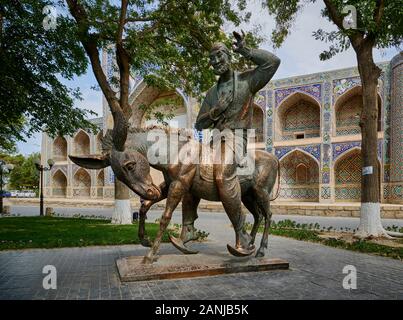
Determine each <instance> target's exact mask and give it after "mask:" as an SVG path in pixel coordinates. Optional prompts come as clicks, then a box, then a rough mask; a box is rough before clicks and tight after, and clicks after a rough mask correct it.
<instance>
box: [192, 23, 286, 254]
mask: <svg viewBox="0 0 403 320" xmlns="http://www.w3.org/2000/svg"><path fill="white" fill-rule="evenodd" d="M233 34H234V37H235V39H236V41H235V42H234V44H233V50H234V51H235V52H237V53H240V54H241V55H243V56H244V57H245V58H247V59H249V60H251V61H252V62H254V63H255V64H256V65H257V67H256V68H255V69H254V70H248V71H246V72H242V73H238V72H235V71H233V70H231V68H230V62H231V53H230V51H229V50H228V48H227V47H226V46H225V45H224V44H223V43H216V44H214V45H213V47H212V49H211V52H210V64H211V65H212V67H213V69H214V73H215V74H216V75H218V76H219V80H218V82H217V84H216V85H214V86H213V87H211V88H210V90H208V92H207V95H206V98H205V99H204V101H203V104H202V106H201V109H200V112H199V115H198V117H197V120H196V124H195V128H196V129H198V130H202V129H208V128H216V129H218V130H220V131H223V130H225V129H230V130H232V131H234V130H236V129H242V130H243V131H244V133H243V137H244V139H243V141H241V143H242V142H243V143H242V146H240V148H238V150H240V149H241V150H242V149H243V151H246V150H247V139H246V137H247V135H246V129H249V128H251V127H252V117H253V106H252V103H253V97H254V95H255V94H256V93H257V92H258V91H259V90H260V89H262V88H263V87H264V86H265V85H266V84H267V83H268V82H269V81H270V79H271V78H272V77H273V75H274V73H275V72H276V70H277V68H278V66H279V64H280V60H279V59H278V58H277V57H276V56H274V55H273V54H271V53H269V52H267V51H265V50H259V49H250V48H247V47H246V46H245V41H244V33H243V31H242V35H240V34H239V33H237V32H235V31H234V32H233ZM234 135H235V134H234ZM225 143H226V141H222V142H221V146H220V148H217V149H218V150H220V151H219V152H221V159H222V160H223V159H225V158H226V156H227V157H228V155H226V154H225V152H226V151H227V152H233V151H232V150H230V151H229V149H228V148H226V147H225ZM234 149H235V150H236V149H237V148H236V146H235V147H234V148H233V150H234ZM232 158H233V159H235V161H233V162H232V163H230V164H225V163H224V161H221V163H217V164H215V165H214V167H213V172H214V180H215V182H216V186H217V189H218V193H219V196H220V200H221V202H222V204H223V206H224V209H225V212H226V213H227V214H228V217H229V218H230V220H231V222H232V225H233V227H234V229H235V232H236V248H239V250H242V251H244V252H247V251H248V250H250V249H251V248H248V247H249V244H250V240H251V239H250V236H249V235H248V234H247V233H246V232H245V231H244V230H243V225H244V222H245V216H244V215H243V214H242V206H241V187H240V184H239V180H238V177H237V175H236V174H235V173H236V170H237V165H238V164H239V157H236V156H235V157H232Z"/></svg>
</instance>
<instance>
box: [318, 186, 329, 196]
mask: <svg viewBox="0 0 403 320" xmlns="http://www.w3.org/2000/svg"><path fill="white" fill-rule="evenodd" d="M320 197H321V198H322V199H330V198H331V191H330V187H322V188H321V189H320Z"/></svg>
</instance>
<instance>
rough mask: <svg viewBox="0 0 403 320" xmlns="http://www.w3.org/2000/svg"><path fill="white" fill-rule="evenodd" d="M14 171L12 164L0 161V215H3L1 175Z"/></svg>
mask: <svg viewBox="0 0 403 320" xmlns="http://www.w3.org/2000/svg"><path fill="white" fill-rule="evenodd" d="M13 169H14V166H13V165H12V164H6V163H5V162H4V161H3V160H0V213H1V214H2V213H3V173H7V172H10V171H11V170H13Z"/></svg>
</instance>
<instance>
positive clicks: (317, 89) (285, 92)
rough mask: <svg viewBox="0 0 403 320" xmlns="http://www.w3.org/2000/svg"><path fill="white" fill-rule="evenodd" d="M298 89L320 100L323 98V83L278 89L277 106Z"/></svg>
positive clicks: (276, 92) (276, 93) (276, 95)
mask: <svg viewBox="0 0 403 320" xmlns="http://www.w3.org/2000/svg"><path fill="white" fill-rule="evenodd" d="M298 91H300V92H303V93H306V94H309V95H310V96H312V97H313V98H315V99H316V100H317V101H318V102H319V101H320V99H321V84H311V85H306V86H297V87H292V88H285V89H277V90H275V99H276V107H278V106H279V104H280V102H281V101H283V100H284V99H285V98H287V97H288V96H289V95H290V94H292V93H294V92H298Z"/></svg>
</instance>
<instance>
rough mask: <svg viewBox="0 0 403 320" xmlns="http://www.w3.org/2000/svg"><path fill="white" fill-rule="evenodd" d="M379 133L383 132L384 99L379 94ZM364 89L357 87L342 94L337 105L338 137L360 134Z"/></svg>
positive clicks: (335, 108) (336, 123)
mask: <svg viewBox="0 0 403 320" xmlns="http://www.w3.org/2000/svg"><path fill="white" fill-rule="evenodd" d="M377 102H378V131H381V130H382V112H381V111H382V99H381V97H380V95H379V94H378V101H377ZM362 106H363V101H362V87H361V86H355V87H353V88H351V89H350V90H348V91H346V92H345V93H344V94H342V95H341V96H340V97H339V98H338V99H337V100H336V103H335V106H334V112H335V131H334V132H335V133H336V136H344V135H354V134H360V133H361V128H360V117H361V112H362Z"/></svg>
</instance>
